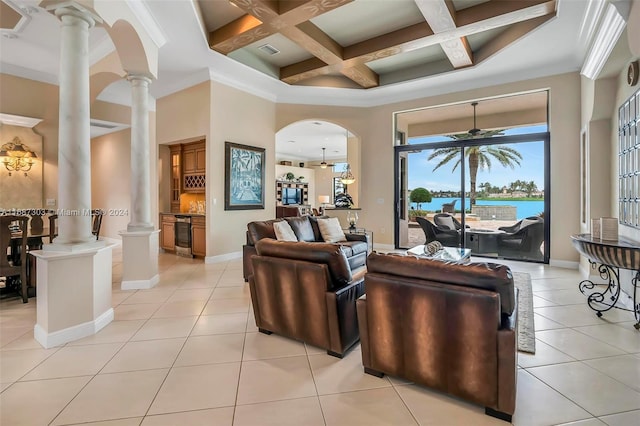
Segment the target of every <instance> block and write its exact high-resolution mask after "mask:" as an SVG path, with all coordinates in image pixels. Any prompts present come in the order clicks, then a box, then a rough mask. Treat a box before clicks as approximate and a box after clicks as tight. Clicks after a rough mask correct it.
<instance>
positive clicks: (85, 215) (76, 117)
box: [50, 6, 95, 251]
mask: <svg viewBox="0 0 640 426" xmlns="http://www.w3.org/2000/svg"><path fill="white" fill-rule="evenodd" d="M55 14H56V16H58V17H60V20H61V21H62V29H61V38H60V77H59V78H60V118H59V120H60V122H59V131H58V236H57V237H56V239H55V241H54V244H52V245H51V247H50V248H51V249H52V250H65V251H66V250H74V249H75V248H76V247H77V248H84V247H86V246H87V244H89V245H93V244H91V242H92V241H95V238H94V237H93V236H92V234H91V136H90V128H89V127H90V124H89V120H90V116H89V56H88V54H89V29H90V28H91V27H93V25H94V24H95V17H94V16H93V15H91V14H90V13H89V12H87V11H84V10H80V9H77V8H75V7H72V6H71V7H60V8H57V9H55Z"/></svg>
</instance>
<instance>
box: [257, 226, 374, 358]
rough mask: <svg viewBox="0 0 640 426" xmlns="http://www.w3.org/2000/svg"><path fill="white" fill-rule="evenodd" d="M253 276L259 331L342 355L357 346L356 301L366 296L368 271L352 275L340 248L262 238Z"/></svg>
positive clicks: (364, 270) (326, 244)
mask: <svg viewBox="0 0 640 426" xmlns="http://www.w3.org/2000/svg"><path fill="white" fill-rule="evenodd" d="M255 249H256V254H255V255H252V256H251V262H252V265H253V273H252V274H251V275H250V276H249V288H250V290H251V302H252V304H253V312H254V316H255V320H256V325H257V326H258V329H259V330H260V332H262V333H265V334H271V333H272V332H273V333H276V334H280V335H282V336H286V337H290V338H293V339H297V340H301V341H303V342H305V343H309V344H311V345H314V346H318V347H321V348H324V349H326V350H327V353H328V354H329V355H333V356H337V357H339V358H342V355H343V354H344V353H345V352H346V351H347V350H348V349H349V348H351V347H352V346H353V345H354V344H356V343H357V342H358V340H359V337H358V321H357V317H356V300H357V299H358V298H359V297H360V296H362V295H363V294H364V274H365V272H366V268H365V266H364V265H363V266H360V267H359V268H357V269H353V270H352V268H351V267H350V266H349V262H348V261H347V256H346V255H345V252H344V251H343V250H342V248H341V247H340V246H339V245H337V244H330V243H317V242H288V241H276V240H273V239H271V238H263V239H261V240H259V241H258V242H257V243H256V245H255Z"/></svg>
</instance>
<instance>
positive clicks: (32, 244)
mask: <svg viewBox="0 0 640 426" xmlns="http://www.w3.org/2000/svg"><path fill="white" fill-rule="evenodd" d="M43 237H46V238H48V237H49V228H44V227H43V228H42V229H36V230H33V229H31V228H29V229H28V230H27V251H31V250H42V245H43V241H42V238H43ZM21 243H22V232H16V233H12V234H11V256H12V260H13V261H14V262H15V261H20V248H21V246H22V244H21ZM27 285H28V287H27V294H28V296H29V297H33V296H35V295H36V258H35V257H34V256H31V255H27Z"/></svg>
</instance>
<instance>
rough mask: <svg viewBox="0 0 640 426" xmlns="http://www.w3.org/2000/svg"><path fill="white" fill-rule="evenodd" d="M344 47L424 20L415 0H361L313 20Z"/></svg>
mask: <svg viewBox="0 0 640 426" xmlns="http://www.w3.org/2000/svg"><path fill="white" fill-rule="evenodd" d="M311 21H312V22H313V23H314V24H316V25H317V26H318V27H319V28H320V29H321V30H322V31H324V32H325V33H327V34H328V35H329V36H330V37H331V38H332V39H334V40H335V41H336V42H338V44H340V45H341V46H343V47H346V46H351V45H352V44H355V43H359V42H361V41H364V40H368V39H370V38H372V37H376V36H379V35H383V34H387V33H390V32H392V31H395V30H399V29H401V28H405V27H408V26H410V25H413V24H417V23H419V22H424V18H423V16H422V14H421V13H420V10H419V9H418V7H417V6H416V4H415V2H414V1H413V0H394V1H380V0H358V1H354V2H352V3H349V4H346V5H344V6H342V7H340V8H338V9H335V10H333V11H331V12H327V13H325V14H322V15H320V16H318V17H316V18H313V19H312V20H311Z"/></svg>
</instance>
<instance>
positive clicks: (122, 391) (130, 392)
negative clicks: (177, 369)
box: [53, 369, 167, 425]
mask: <svg viewBox="0 0 640 426" xmlns="http://www.w3.org/2000/svg"><path fill="white" fill-rule="evenodd" d="M166 376H167V370H166V369H163V370H147V371H133V372H128V373H114V374H100V375H98V376H95V377H94V378H93V379H92V380H91V382H89V384H88V385H87V386H86V387H85V388H84V389H83V390H82V391H81V392H80V393H79V394H78V396H76V397H75V399H74V400H73V401H71V403H70V404H69V405H68V406H67V407H66V408H65V409H64V410H63V411H62V413H60V415H59V416H58V417H57V418H56V419H55V421H54V422H53V424H54V425H64V424H69V423H82V422H91V421H102V420H115V419H122V418H127V417H140V416H143V415H144V414H145V413H146V412H147V409H148V408H149V406H150V405H151V402H152V401H153V398H154V396H155V395H156V393H157V392H158V389H159V388H160V385H161V384H162V382H163V380H164V379H165V377H166Z"/></svg>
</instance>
